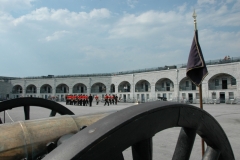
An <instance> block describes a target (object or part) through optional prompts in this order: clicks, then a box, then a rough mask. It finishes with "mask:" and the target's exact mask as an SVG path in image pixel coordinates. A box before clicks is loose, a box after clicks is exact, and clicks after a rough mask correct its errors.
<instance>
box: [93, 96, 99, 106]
mask: <svg viewBox="0 0 240 160" xmlns="http://www.w3.org/2000/svg"><path fill="white" fill-rule="evenodd" d="M94 98H95V100H96V105H98V102H99V97H98V95H96V96H95V97H94Z"/></svg>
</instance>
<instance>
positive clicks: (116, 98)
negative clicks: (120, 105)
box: [115, 95, 118, 105]
mask: <svg viewBox="0 0 240 160" xmlns="http://www.w3.org/2000/svg"><path fill="white" fill-rule="evenodd" d="M117 101H118V96H117V95H116V96H115V104H116V105H117Z"/></svg>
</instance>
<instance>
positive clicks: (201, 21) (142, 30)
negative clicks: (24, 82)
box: [0, 0, 240, 77]
mask: <svg viewBox="0 0 240 160" xmlns="http://www.w3.org/2000/svg"><path fill="white" fill-rule="evenodd" d="M194 8H195V10H196V13H197V22H198V32H199V41H200V45H201V48H202V51H203V55H204V58H205V60H214V59H221V58H224V57H225V56H226V55H229V56H230V57H239V56H240V0H184V1H183V0H0V56H1V57H0V60H1V63H0V76H12V77H27V76H43V75H69V74H88V73H89V74H90V73H111V72H119V71H128V70H135V69H144V68H151V67H161V66H165V65H176V64H182V63H187V59H188V54H189V51H190V47H191V43H192V38H193V35H194V25H193V18H192V14H193V10H194Z"/></svg>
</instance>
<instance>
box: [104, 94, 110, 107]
mask: <svg viewBox="0 0 240 160" xmlns="http://www.w3.org/2000/svg"><path fill="white" fill-rule="evenodd" d="M104 100H105V104H104V106H105V105H106V104H108V106H109V102H108V95H107V94H106V95H105V97H104Z"/></svg>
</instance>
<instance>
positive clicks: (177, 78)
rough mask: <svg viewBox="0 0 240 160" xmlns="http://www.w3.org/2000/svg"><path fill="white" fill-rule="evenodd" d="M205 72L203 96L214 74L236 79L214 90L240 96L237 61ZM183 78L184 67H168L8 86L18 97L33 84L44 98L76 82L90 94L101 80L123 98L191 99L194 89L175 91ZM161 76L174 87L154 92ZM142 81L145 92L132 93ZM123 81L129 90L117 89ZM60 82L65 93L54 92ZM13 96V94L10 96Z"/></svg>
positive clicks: (63, 94)
mask: <svg viewBox="0 0 240 160" xmlns="http://www.w3.org/2000/svg"><path fill="white" fill-rule="evenodd" d="M207 68H208V71H209V75H208V76H207V77H206V78H205V79H204V81H203V83H202V93H203V97H210V96H211V94H212V91H210V90H209V89H208V81H209V80H210V79H211V78H212V77H213V76H215V75H218V74H228V75H231V76H233V77H235V78H236V80H237V86H236V87H235V89H231V87H229V89H227V90H219V91H217V92H226V98H227V95H228V92H230V91H231V92H234V96H235V97H238V98H239V97H240V85H239V83H240V74H239V73H240V63H239V62H236V63H228V64H217V65H209V66H207ZM184 78H186V68H178V69H170V70H161V71H153V72H144V73H134V74H126V75H113V76H101V77H69V78H56V77H55V78H49V79H18V80H12V81H11V84H12V86H15V85H20V86H22V88H23V93H22V96H29V94H26V87H27V86H29V85H31V84H32V85H35V86H36V87H37V93H36V94H32V95H33V96H36V97H45V96H46V95H51V96H60V97H61V96H65V95H66V94H72V91H73V86H74V85H76V84H77V83H82V84H84V85H85V86H86V87H87V94H90V92H91V87H92V86H93V85H94V84H96V83H102V84H104V85H105V86H106V93H107V94H117V95H118V96H120V95H121V96H122V97H124V96H125V97H126V99H128V98H130V99H137V96H139V98H140V99H141V98H142V97H144V98H145V100H147V99H156V98H157V97H158V95H160V96H164V95H165V96H166V97H167V99H176V98H177V97H179V98H180V99H181V97H182V94H185V95H186V97H188V95H189V94H192V95H193V99H195V98H196V94H197V93H198V88H197V89H196V90H189V91H187V90H184V91H180V90H179V85H181V84H180V83H184V80H183V79H184ZM161 79H167V80H170V81H171V83H172V84H173V86H174V89H173V90H172V89H171V90H170V91H155V86H156V82H157V81H158V80H161ZM141 80H146V81H148V82H149V84H150V86H149V91H148V92H136V91H135V86H136V84H137V83H138V82H139V81H141ZM123 81H127V82H129V84H130V85H131V88H130V92H121V93H119V92H118V86H119V84H121V83H122V82H123ZM44 84H49V85H50V86H51V87H52V93H51V94H41V93H40V88H41V86H43V85H44ZM60 84H66V85H67V86H68V87H69V93H60V94H57V93H56V87H57V86H58V85H60ZM112 84H113V85H114V86H115V93H110V86H111V85H112ZM97 94H98V96H99V97H102V95H103V94H105V93H97ZM11 96H12V97H14V95H11Z"/></svg>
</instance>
